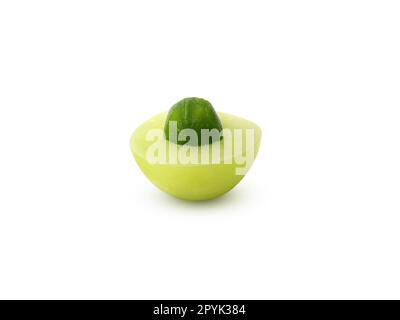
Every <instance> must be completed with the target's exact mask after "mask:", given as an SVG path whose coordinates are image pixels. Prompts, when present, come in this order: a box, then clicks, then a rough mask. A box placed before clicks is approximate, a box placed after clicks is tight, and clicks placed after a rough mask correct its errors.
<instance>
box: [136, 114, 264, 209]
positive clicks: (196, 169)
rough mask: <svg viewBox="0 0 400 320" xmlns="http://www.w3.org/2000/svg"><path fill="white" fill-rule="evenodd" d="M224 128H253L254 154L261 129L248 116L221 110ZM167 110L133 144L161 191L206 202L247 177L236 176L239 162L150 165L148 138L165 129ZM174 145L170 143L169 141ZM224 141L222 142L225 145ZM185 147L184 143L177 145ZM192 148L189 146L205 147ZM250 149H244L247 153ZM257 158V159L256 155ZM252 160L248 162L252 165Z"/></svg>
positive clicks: (138, 131)
mask: <svg viewBox="0 0 400 320" xmlns="http://www.w3.org/2000/svg"><path fill="white" fill-rule="evenodd" d="M218 115H219V117H220V119H221V122H222V126H223V128H224V129H232V130H233V129H254V132H255V143H254V144H255V146H254V147H255V156H256V155H257V152H258V149H259V146H260V143H261V129H260V128H259V127H258V126H257V125H256V124H254V123H252V122H250V121H247V120H245V119H242V118H239V117H236V116H233V115H230V114H226V113H218ZM166 118H167V113H162V114H159V115H157V116H155V117H153V118H151V119H149V120H148V121H146V122H145V123H143V124H142V125H141V126H140V127H139V128H137V129H136V130H135V132H134V133H133V135H132V138H131V142H130V146H131V150H132V153H133V156H134V158H135V160H136V162H137V163H138V165H139V167H140V169H141V170H142V171H143V173H144V174H145V176H146V177H147V178H148V179H149V180H150V181H151V182H152V183H153V184H154V185H155V186H156V187H158V188H159V189H160V190H162V191H164V192H166V193H168V194H169V195H171V196H174V197H176V198H179V199H182V200H189V201H204V200H211V199H214V198H217V197H219V196H222V195H223V194H225V193H227V192H228V191H230V190H231V189H233V188H234V187H235V186H236V185H237V184H238V183H239V182H240V181H241V180H242V179H243V177H244V176H239V175H236V168H237V167H238V165H237V164H235V163H232V164H226V163H221V164H188V165H182V164H151V163H149V162H148V161H147V160H146V156H145V155H146V150H147V148H148V147H149V146H150V145H151V144H152V143H153V142H152V141H146V139H145V137H146V134H147V132H148V130H150V129H157V128H158V129H161V130H163V128H164V123H165V120H166ZM168 143H169V144H172V143H171V142H168ZM223 143H224V140H222V141H221V144H222V146H223ZM177 147H178V148H183V147H184V146H177ZM204 147H207V146H201V147H190V148H204ZM246 152H247V150H245V151H244V152H242V154H245V153H246ZM254 159H255V158H254ZM251 164H252V163H250V164H249V166H251Z"/></svg>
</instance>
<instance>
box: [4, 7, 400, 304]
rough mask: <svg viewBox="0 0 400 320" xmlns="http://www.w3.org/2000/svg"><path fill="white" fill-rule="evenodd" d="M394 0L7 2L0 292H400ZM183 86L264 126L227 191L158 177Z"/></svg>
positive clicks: (253, 295)
mask: <svg viewBox="0 0 400 320" xmlns="http://www.w3.org/2000/svg"><path fill="white" fill-rule="evenodd" d="M399 89H400V4H399V2H398V1H249V0H246V1H232V0H230V1H215V0H213V1H211V0H208V1H204V0H202V1H188V0H181V1H176V0H169V1H149V0H146V1H135V2H134V1H2V2H1V4H0V147H1V149H0V298H37V299H42V298H43V299H44V298H52V299H61V298H67V299H69V298H74V299H85V298H90V299H97V298H111V299H150V298H160V299H192V298H199V299H201V298H208V299H213V298H217V299H218V298H223V299H231V298H237V299H242V298H243V299H244V298H249V299H283V298H286V299H296V298H301V299H312V298H317V299H330V298H333V299H339V298H340V299H351V298H357V299H363V298H400V257H399V245H400V229H399V228H400V200H399V199H400V145H399V140H400V125H399V124H400V90H399ZM187 96H200V97H204V98H206V99H208V100H210V101H211V102H212V103H213V105H214V107H215V108H216V109H217V110H219V111H225V112H229V113H233V114H236V115H238V116H241V117H244V118H248V119H249V120H253V121H255V122H257V123H258V124H259V125H260V126H261V128H262V129H263V142H262V146H261V150H260V154H259V157H258V159H257V161H256V163H255V165H254V167H253V168H252V170H251V171H250V173H249V174H248V176H247V177H246V178H245V180H244V181H243V182H242V183H241V184H240V185H239V186H238V187H237V188H236V189H235V190H234V191H233V192H232V193H230V194H228V195H226V196H225V197H222V198H220V199H218V200H216V201H213V202H208V203H186V202H181V201H179V200H175V199H172V198H170V197H169V196H167V195H165V194H162V193H161V192H160V191H158V190H157V189H155V188H154V187H153V186H152V185H151V184H150V183H149V182H148V181H147V180H146V178H145V177H144V176H143V175H142V173H141V172H140V170H139V168H138V167H137V165H136V163H135V162H134V159H133V157H132V155H131V153H130V149H129V138H130V135H131V133H132V132H133V130H134V129H135V128H136V127H137V126H138V125H140V124H141V123H142V122H144V121H145V120H147V119H148V118H149V117H151V116H153V115H155V114H157V113H159V112H162V111H166V110H167V109H168V108H169V107H170V106H171V105H172V104H174V103H175V102H176V101H178V100H180V99H181V98H183V97H187Z"/></svg>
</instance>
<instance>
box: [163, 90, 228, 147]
mask: <svg viewBox="0 0 400 320" xmlns="http://www.w3.org/2000/svg"><path fill="white" fill-rule="evenodd" d="M170 121H176V123H177V129H178V130H177V131H178V132H177V133H178V135H179V132H180V131H181V130H183V129H193V130H194V131H196V133H197V137H201V129H209V130H212V129H217V130H218V131H219V132H221V130H222V124H221V121H220V119H219V117H218V114H217V113H216V112H215V110H214V107H213V106H212V104H211V103H210V102H208V101H207V100H205V99H202V98H185V99H182V100H181V101H179V102H177V103H176V104H174V105H173V106H172V108H171V109H170V111H169V112H168V116H167V119H166V121H165V125H164V133H165V138H166V139H167V140H170V139H169V137H170V126H169V122H170ZM173 139H174V140H173V141H171V142H175V143H177V144H180V145H184V144H185V143H186V141H178V139H177V137H173ZM211 142H212V141H204V144H207V143H211ZM201 144H202V141H201V139H199V140H198V145H199V146H200V145H201Z"/></svg>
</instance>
